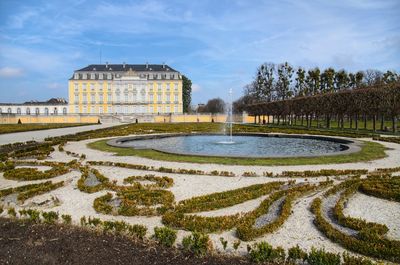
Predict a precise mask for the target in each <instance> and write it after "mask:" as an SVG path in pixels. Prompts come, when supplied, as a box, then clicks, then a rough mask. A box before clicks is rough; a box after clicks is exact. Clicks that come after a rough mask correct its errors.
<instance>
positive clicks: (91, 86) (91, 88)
mask: <svg viewBox="0 0 400 265" xmlns="http://www.w3.org/2000/svg"><path fill="white" fill-rule="evenodd" d="M90 90H92V91H94V84H93V83H91V84H90Z"/></svg>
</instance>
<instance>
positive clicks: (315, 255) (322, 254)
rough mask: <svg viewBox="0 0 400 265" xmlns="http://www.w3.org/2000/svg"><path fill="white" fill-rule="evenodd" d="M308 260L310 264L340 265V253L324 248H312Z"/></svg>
mask: <svg viewBox="0 0 400 265" xmlns="http://www.w3.org/2000/svg"><path fill="white" fill-rule="evenodd" d="M307 262H308V264H310V265H340V255H339V254H334V253H330V252H326V251H325V250H324V249H318V250H317V249H315V248H311V252H310V253H308V257H307Z"/></svg>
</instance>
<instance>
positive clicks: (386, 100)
mask: <svg viewBox="0 0 400 265" xmlns="http://www.w3.org/2000/svg"><path fill="white" fill-rule="evenodd" d="M399 83H400V76H399V74H397V73H396V72H394V71H386V72H384V73H383V72H380V71H378V70H366V71H358V72H356V73H351V72H347V71H345V70H339V71H336V70H334V69H333V68H327V69H325V70H323V71H321V70H320V69H319V68H313V69H310V70H306V69H304V68H302V67H299V68H297V69H294V67H292V66H291V65H290V64H288V63H287V62H285V63H283V64H279V65H275V64H272V63H264V64H262V65H261V66H259V67H258V69H257V72H256V75H255V78H254V80H253V81H252V82H251V83H250V84H249V85H247V86H246V87H245V93H244V96H242V97H241V98H240V99H238V100H237V101H235V102H234V111H235V112H242V111H247V112H249V114H251V115H271V116H273V118H274V122H275V119H276V121H277V122H278V123H281V121H283V122H284V123H286V124H292V122H294V123H295V124H296V120H297V119H301V121H302V123H303V122H304V120H305V121H306V124H307V126H311V121H312V120H313V119H314V120H315V119H316V120H317V121H318V120H319V119H321V120H324V122H325V124H324V127H325V126H326V127H328V128H329V127H330V123H331V120H332V118H335V120H336V121H338V123H339V124H338V125H339V126H338V127H343V123H344V118H347V119H348V120H349V121H350V124H351V127H352V126H353V124H352V123H353V121H354V126H355V128H356V129H358V127H359V125H358V121H359V119H360V118H362V119H363V120H364V122H365V124H364V126H366V121H367V118H372V120H373V128H374V130H375V129H376V121H377V119H378V118H380V120H381V127H382V126H383V122H384V119H385V118H389V117H390V118H391V120H392V122H393V128H392V129H393V131H395V130H396V120H397V117H398V116H399V115H400V107H399V104H400V98H399V91H400V86H399ZM381 129H383V128H381Z"/></svg>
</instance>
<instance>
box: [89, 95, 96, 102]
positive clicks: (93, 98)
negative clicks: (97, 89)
mask: <svg viewBox="0 0 400 265" xmlns="http://www.w3.org/2000/svg"><path fill="white" fill-rule="evenodd" d="M90 102H91V103H92V104H94V103H95V102H96V96H95V95H94V94H91V95H90Z"/></svg>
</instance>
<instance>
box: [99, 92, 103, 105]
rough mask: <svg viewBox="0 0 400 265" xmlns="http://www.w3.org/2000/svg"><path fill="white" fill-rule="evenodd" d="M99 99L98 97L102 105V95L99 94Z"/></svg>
mask: <svg viewBox="0 0 400 265" xmlns="http://www.w3.org/2000/svg"><path fill="white" fill-rule="evenodd" d="M99 97H100V99H99V101H100V103H103V94H100V95H99Z"/></svg>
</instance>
